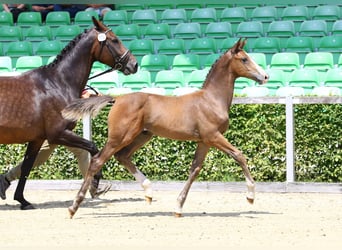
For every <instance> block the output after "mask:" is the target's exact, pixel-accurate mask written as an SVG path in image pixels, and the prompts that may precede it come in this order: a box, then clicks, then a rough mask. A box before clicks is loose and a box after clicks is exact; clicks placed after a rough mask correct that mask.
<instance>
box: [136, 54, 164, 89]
mask: <svg viewBox="0 0 342 250" xmlns="http://www.w3.org/2000/svg"><path fill="white" fill-rule="evenodd" d="M140 69H141V70H148V71H149V72H150V74H151V82H154V81H155V78H156V75H157V73H158V71H160V70H167V69H170V64H169V59H168V58H167V56H166V55H163V54H147V55H144V56H143V57H142V59H141V63H140Z"/></svg>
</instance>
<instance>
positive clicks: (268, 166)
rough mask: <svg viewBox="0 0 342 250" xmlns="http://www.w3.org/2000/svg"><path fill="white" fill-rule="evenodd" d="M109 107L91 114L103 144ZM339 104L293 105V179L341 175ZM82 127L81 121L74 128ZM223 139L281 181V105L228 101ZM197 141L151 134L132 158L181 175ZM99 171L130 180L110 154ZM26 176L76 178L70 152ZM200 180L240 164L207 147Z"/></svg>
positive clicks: (5, 156)
mask: <svg viewBox="0 0 342 250" xmlns="http://www.w3.org/2000/svg"><path fill="white" fill-rule="evenodd" d="M107 114H108V109H105V110H103V111H102V112H101V113H100V114H99V115H98V117H96V118H95V119H94V120H93V140H94V142H95V143H96V144H97V145H98V147H99V148H102V147H103V145H104V143H105V141H106V136H107V125H106V124H107V123H106V120H107ZM341 117H342V106H341V105H323V104H314V105H312V104H310V105H296V106H295V121H296V124H295V133H296V135H295V148H296V152H295V153H296V158H295V160H296V161H295V165H296V180H298V181H319V182H341V181H342V152H341V146H342V129H341V126H342V122H341ZM76 131H77V133H79V134H81V133H82V128H81V124H79V125H78V126H77V128H76ZM225 136H226V137H227V139H228V140H229V141H230V142H231V143H232V144H233V145H235V146H236V147H238V148H239V149H240V150H242V151H243V153H244V154H245V156H246V157H247V159H248V163H249V166H250V169H251V172H252V175H253V176H254V178H255V179H256V180H257V181H285V176H286V172H285V171H286V166H285V165H286V163H285V162H286V157H285V105H281V104H276V105H268V104H255V105H247V104H246V105H233V106H232V108H231V112H230V127H229V130H228V131H227V132H226V134H225ZM195 148H196V144H195V143H193V142H179V141H172V140H169V139H164V138H158V137H154V138H153V139H152V140H151V141H150V142H149V143H148V144H146V145H145V146H144V147H143V148H142V149H141V150H139V151H138V152H137V153H136V155H135V156H134V162H135V163H136V164H137V165H138V167H139V168H140V169H141V171H142V172H144V173H145V174H146V175H147V176H148V177H149V178H151V179H153V180H185V179H187V177H188V170H189V166H190V164H191V161H192V158H193V155H194V152H195ZM23 152H24V146H23V145H1V146H0V162H1V166H0V172H4V171H6V170H7V168H9V167H11V166H14V165H15V164H16V163H17V162H19V161H20V160H21V159H22V155H23ZM103 169H104V176H105V178H106V179H112V180H131V179H132V176H131V175H130V174H129V173H128V171H126V170H125V168H124V167H123V166H121V165H119V164H118V163H117V162H116V161H115V159H114V157H112V159H111V160H110V161H108V162H107V163H106V164H105V166H104V168H103ZM31 178H36V179H75V178H81V176H80V173H79V170H78V168H77V162H76V160H75V159H74V157H73V155H72V154H71V153H70V152H68V151H67V150H65V149H64V148H63V147H58V148H57V150H56V151H55V153H54V154H53V155H52V156H51V157H50V159H49V160H48V162H47V163H46V164H44V165H43V166H41V167H39V168H37V169H35V170H34V171H33V172H32V173H31ZM199 180H207V181H240V180H244V178H243V175H242V171H241V168H240V167H239V166H238V164H237V163H235V161H234V160H232V158H231V157H229V156H226V155H224V154H223V153H222V152H220V151H218V150H216V149H211V150H210V151H209V154H208V156H207V158H206V161H205V164H204V166H203V170H202V171H201V173H200V176H199Z"/></svg>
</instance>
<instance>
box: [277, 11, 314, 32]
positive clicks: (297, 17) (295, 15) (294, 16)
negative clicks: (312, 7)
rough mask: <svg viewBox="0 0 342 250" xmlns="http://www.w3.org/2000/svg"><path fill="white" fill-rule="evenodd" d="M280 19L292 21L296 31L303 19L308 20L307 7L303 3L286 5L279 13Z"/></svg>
mask: <svg viewBox="0 0 342 250" xmlns="http://www.w3.org/2000/svg"><path fill="white" fill-rule="evenodd" d="M280 18H281V20H284V21H293V22H294V27H295V30H296V32H298V31H299V27H300V25H301V23H302V22H303V21H304V20H309V19H310V16H309V9H308V7H306V6H305V5H295V6H287V7H286V8H284V10H283V13H282V14H281V15H280Z"/></svg>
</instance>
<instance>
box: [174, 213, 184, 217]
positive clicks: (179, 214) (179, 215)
mask: <svg viewBox="0 0 342 250" xmlns="http://www.w3.org/2000/svg"><path fill="white" fill-rule="evenodd" d="M174 215H175V217H176V218H181V217H183V215H182V214H181V213H177V212H175V213H174Z"/></svg>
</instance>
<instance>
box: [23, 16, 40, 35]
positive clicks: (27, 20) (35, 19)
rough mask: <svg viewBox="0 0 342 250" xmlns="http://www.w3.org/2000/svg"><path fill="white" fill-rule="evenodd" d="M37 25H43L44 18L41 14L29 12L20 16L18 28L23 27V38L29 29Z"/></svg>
mask: <svg viewBox="0 0 342 250" xmlns="http://www.w3.org/2000/svg"><path fill="white" fill-rule="evenodd" d="M37 25H42V16H41V14H40V12H36V11H27V12H21V13H20V14H19V16H18V20H17V26H20V27H21V30H22V33H23V36H25V35H26V33H27V30H28V28H30V27H32V26H37Z"/></svg>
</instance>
